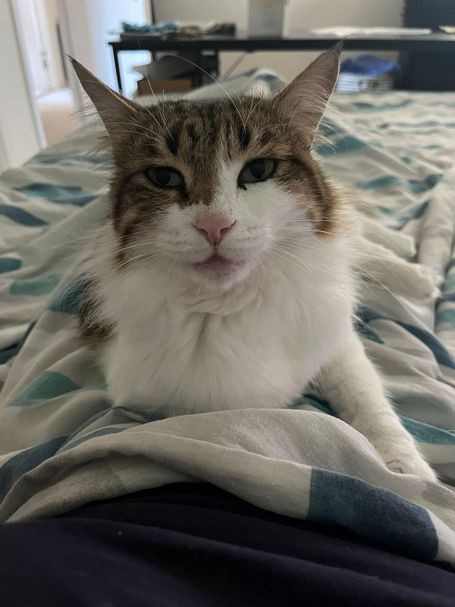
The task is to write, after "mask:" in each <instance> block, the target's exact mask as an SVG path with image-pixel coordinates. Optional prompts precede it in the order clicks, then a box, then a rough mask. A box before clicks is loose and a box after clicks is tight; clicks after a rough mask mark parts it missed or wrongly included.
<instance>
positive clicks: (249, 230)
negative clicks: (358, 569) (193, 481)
mask: <svg viewBox="0 0 455 607" xmlns="http://www.w3.org/2000/svg"><path fill="white" fill-rule="evenodd" d="M73 63H74V67H75V69H76V71H77V73H78V75H79V78H80V80H81V83H82V85H83V86H84V88H85V90H86V92H87V93H88V95H89V96H90V97H91V99H92V101H93V102H94V104H95V106H96V107H97V109H98V112H99V114H100V116H101V118H102V119H103V121H104V123H105V126H106V128H107V131H108V134H109V138H110V143H111V146H112V152H113V158H114V162H115V171H114V174H113V180H112V188H111V199H112V206H111V216H110V217H109V219H108V220H107V221H106V223H105V225H104V226H102V227H101V228H100V229H99V230H98V232H97V235H96V238H95V240H94V246H93V251H92V253H91V257H92V259H91V262H90V263H89V267H88V269H87V277H88V283H87V284H88V287H87V290H86V294H85V299H84V302H83V305H82V307H81V327H82V332H83V334H84V336H85V337H86V339H87V340H88V341H89V342H90V343H92V344H97V345H99V346H101V348H100V355H101V356H102V359H103V363H104V368H105V372H106V377H107V383H108V386H109V390H110V393H111V395H112V398H113V400H114V402H115V403H117V404H122V403H123V404H124V403H129V404H132V403H134V404H135V405H139V406H141V407H143V408H145V409H147V410H149V411H156V412H160V413H163V414H166V415H177V414H187V413H192V412H201V411H214V410H217V409H228V408H246V407H259V408H260V407H286V406H287V405H289V404H290V403H292V402H293V400H294V399H296V398H297V397H299V396H300V394H301V393H302V392H303V390H304V388H305V386H307V385H308V383H309V382H310V381H316V382H317V383H318V385H319V386H320V389H321V390H322V392H323V393H324V394H325V395H326V396H327V398H328V399H329V400H330V403H331V405H332V406H333V407H334V409H335V410H336V411H337V412H338V413H339V415H340V416H341V417H342V418H343V419H344V420H345V421H347V422H348V423H350V424H352V426H354V427H355V428H357V429H358V430H359V431H360V432H362V433H363V434H364V435H365V436H366V437H368V439H369V440H370V441H371V443H372V444H373V445H374V446H375V447H376V449H377V450H378V451H379V453H380V454H381V456H382V457H383V459H384V461H385V462H386V464H387V466H388V467H389V468H390V469H391V470H393V471H396V472H404V473H413V474H417V475H420V476H421V477H423V478H426V479H434V478H435V475H434V473H433V471H432V470H431V468H430V467H429V466H428V464H426V462H425V461H424V459H423V458H422V456H421V455H420V453H419V451H418V449H417V447H416V446H415V444H414V442H413V440H412V439H411V437H410V436H409V435H408V434H407V432H406V431H405V430H404V428H403V427H402V426H401V424H400V421H399V419H398V417H397V416H396V414H395V413H394V411H393V409H392V407H391V405H390V404H389V402H388V400H387V398H386V396H385V394H384V390H383V388H382V385H381V381H380V378H379V376H378V373H377V372H376V370H375V369H374V367H373V365H372V364H371V362H370V361H369V360H368V358H367V357H366V355H365V352H364V350H363V347H362V345H361V342H360V340H359V339H358V337H357V336H356V334H355V332H354V330H353V325H352V318H353V309H354V305H355V292H356V285H355V280H354V272H353V269H352V266H353V256H354V249H355V247H354V244H353V243H354V240H355V232H356V229H355V225H356V222H355V221H354V220H353V219H352V213H351V210H350V208H349V205H347V204H346V202H344V201H343V200H342V199H341V197H340V196H338V195H337V192H336V190H335V189H334V187H333V186H332V185H331V184H330V183H329V181H328V180H327V178H326V177H325V175H324V174H323V172H322V171H321V169H320V168H319V166H318V164H317V162H316V161H315V159H314V158H313V156H312V153H311V145H312V141H313V138H314V135H315V132H316V130H317V126H318V124H319V121H320V119H321V116H322V113H323V111H324V108H325V105H326V103H327V101H328V99H329V97H330V95H331V93H332V90H333V87H334V84H335V82H336V78H337V74H338V63H339V52H338V50H337V49H334V50H332V51H328V52H327V53H324V54H323V55H321V56H320V57H319V58H318V59H317V60H316V61H315V62H314V63H313V64H312V65H311V66H310V67H309V68H308V69H307V70H306V71H305V72H303V73H302V74H301V75H300V76H298V77H297V78H296V79H295V80H294V81H293V82H292V83H291V84H290V85H289V86H288V87H287V88H286V89H285V90H284V91H283V92H281V93H280V94H279V95H278V96H276V97H274V98H264V99H254V98H236V99H235V100H231V99H228V98H227V99H226V100H223V101H216V102H203V103H201V102H198V103H191V102H188V101H177V102H168V103H160V104H158V105H155V106H152V107H150V108H144V107H142V106H139V105H136V104H134V103H131V102H129V101H127V100H125V99H123V98H122V97H120V96H119V95H117V94H116V93H114V92H113V91H111V90H110V89H108V88H107V87H106V86H104V85H103V84H102V83H101V82H99V81H98V80H97V79H96V78H95V77H94V76H93V75H92V74H90V72H88V71H87V70H86V69H85V68H83V67H82V66H81V65H80V64H78V63H77V62H73ZM258 158H272V159H277V160H278V163H277V166H276V170H275V172H274V173H273V175H272V176H271V178H270V179H268V180H266V181H262V182H258V183H247V184H244V183H241V182H240V181H239V174H240V173H241V171H242V168H243V167H244V166H245V164H246V163H248V162H249V161H251V160H254V159H258ZM157 166H158V167H173V168H175V169H177V170H178V171H179V172H180V174H181V175H182V176H183V178H184V185H182V186H181V187H180V188H177V189H175V188H174V189H163V188H160V187H157V186H156V185H154V184H153V183H152V182H151V181H150V179H149V178H148V177H147V176H146V171H147V169H148V168H150V167H157ZM214 213H223V214H224V216H228V217H230V218H231V219H232V221H235V224H233V226H232V227H230V228H229V231H228V232H227V233H226V235H225V236H224V238H223V240H222V241H221V243H219V244H218V246H217V247H216V253H217V254H218V255H220V256H222V257H223V258H227V259H229V260H231V262H230V263H231V265H230V266H229V270H226V271H219V270H215V269H207V268H205V267H204V266H203V265H199V264H201V263H202V264H203V263H204V261H205V260H207V259H208V258H210V256H211V255H212V254H213V252H214V249H213V247H212V246H211V245H210V244H209V242H208V241H207V239H206V238H204V235H203V234H202V233H201V231H200V230H199V229H195V225H194V224H195V223H197V221H198V218H201V217H202V218H204V217H206V216H207V214H209V215H210V214H214Z"/></svg>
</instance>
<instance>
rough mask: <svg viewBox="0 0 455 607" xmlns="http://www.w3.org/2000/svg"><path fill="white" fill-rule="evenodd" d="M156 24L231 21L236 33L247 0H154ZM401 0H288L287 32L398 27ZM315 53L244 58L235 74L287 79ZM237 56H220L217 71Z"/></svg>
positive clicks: (243, 27) (241, 27) (244, 16)
mask: <svg viewBox="0 0 455 607" xmlns="http://www.w3.org/2000/svg"><path fill="white" fill-rule="evenodd" d="M155 4H156V7H157V17H158V19H159V20H160V21H167V20H168V19H169V20H172V19H174V20H180V21H208V20H212V19H213V20H215V21H218V22H220V21H234V22H235V23H236V24H237V27H238V28H239V30H246V29H247V19H248V0H228V1H226V0H191V1H190V0H186V1H183V0H155ZM402 9H403V0H289V6H288V9H287V19H288V28H289V30H290V32H291V33H292V32H293V31H294V32H295V31H298V30H308V29H312V28H315V27H324V26H330V25H360V26H361V25H363V26H368V25H369V26H390V27H394V26H395V27H398V26H400V25H401V12H402ZM316 55H317V53H306V52H305V53H304V52H289V53H285V52H270V53H269V52H267V53H262V52H261V53H253V54H250V55H248V56H247V57H246V58H245V60H244V61H243V62H242V64H241V65H240V66H239V67H238V68H237V70H236V72H238V71H243V70H245V69H248V68H250V67H257V66H261V67H268V68H270V69H273V70H276V71H277V72H279V73H280V74H281V75H283V76H285V77H286V78H287V79H290V78H293V77H294V76H296V75H297V74H298V73H299V72H300V71H301V70H302V69H303V68H304V67H305V66H306V65H308V63H309V62H310V61H312V60H313V58H314V57H315V56H316ZM238 56H239V53H222V55H221V71H222V72H223V71H224V70H226V69H227V68H228V67H229V66H230V65H231V64H232V63H233V62H234V60H235V59H236V58H237V57H238Z"/></svg>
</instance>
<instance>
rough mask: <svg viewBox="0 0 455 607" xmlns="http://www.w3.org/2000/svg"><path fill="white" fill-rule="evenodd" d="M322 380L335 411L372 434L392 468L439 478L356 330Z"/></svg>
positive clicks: (425, 477) (380, 452) (354, 425)
mask: <svg viewBox="0 0 455 607" xmlns="http://www.w3.org/2000/svg"><path fill="white" fill-rule="evenodd" d="M318 383H319V386H320V389H321V391H322V393H323V395H324V396H325V397H326V398H327V400H328V401H329V402H330V404H331V405H332V407H333V409H334V410H335V412H336V413H337V414H338V415H339V416H340V417H341V418H342V419H343V420H344V421H346V422H348V423H349V424H350V425H351V426H353V427H354V428H355V429H356V430H358V431H359V432H361V433H362V434H363V435H364V436H366V437H367V438H368V440H369V441H370V442H371V443H372V445H373V446H374V447H375V448H376V450H377V451H378V452H379V454H380V455H381V457H382V458H383V460H384V462H385V464H386V465H387V467H388V468H389V469H390V470H392V471H393V472H400V473H403V474H415V475H417V476H420V477H421V478H424V479H428V480H436V474H435V473H434V471H433V470H432V469H431V468H430V466H429V465H428V464H427V463H426V461H425V460H424V458H423V456H422V455H421V454H420V452H419V450H418V448H417V446H416V444H415V443H414V441H413V439H412V438H411V436H410V435H409V434H408V432H407V431H406V430H405V429H404V427H403V426H402V425H401V423H400V420H399V418H398V416H397V415H396V413H395V411H394V410H393V408H392V406H391V404H390V402H389V401H388V399H387V397H386V395H385V392H384V388H383V386H382V383H381V379H380V377H379V374H378V372H377V370H376V369H375V367H374V366H373V364H372V363H371V361H370V360H369V359H368V357H367V355H366V353H365V351H364V349H363V345H362V343H361V341H360V339H359V338H358V337H357V335H355V333H354V332H353V333H352V335H351V337H350V339H349V340H348V342H347V343H346V346H345V347H344V348H343V349H342V351H341V352H339V354H337V355H336V356H335V357H334V358H333V359H332V360H331V361H330V363H329V364H327V365H326V367H325V368H324V369H323V371H322V373H321V375H320V377H319V382H318Z"/></svg>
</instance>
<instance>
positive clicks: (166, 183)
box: [145, 167, 185, 188]
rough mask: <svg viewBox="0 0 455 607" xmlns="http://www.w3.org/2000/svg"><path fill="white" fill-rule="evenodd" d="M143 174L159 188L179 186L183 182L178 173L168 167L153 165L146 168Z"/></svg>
mask: <svg viewBox="0 0 455 607" xmlns="http://www.w3.org/2000/svg"><path fill="white" fill-rule="evenodd" d="M145 174H146V175H147V177H148V178H149V179H150V181H151V182H152V183H153V185H156V186H158V187H159V188H181V187H182V186H183V185H184V184H185V181H184V179H183V177H182V176H181V175H180V173H179V172H178V171H176V170H175V169H171V168H169V167H153V168H152V169H147V171H146V172H145Z"/></svg>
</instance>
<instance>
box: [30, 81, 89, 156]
mask: <svg viewBox="0 0 455 607" xmlns="http://www.w3.org/2000/svg"><path fill="white" fill-rule="evenodd" d="M37 102H38V110H39V114H40V116H41V122H42V125H43V129H44V133H45V135H46V139H47V143H48V145H52V144H53V143H57V142H58V141H60V140H62V139H63V138H64V137H65V136H66V135H68V134H69V133H71V132H72V131H74V130H75V129H77V127H78V126H80V121H79V118H78V117H77V115H76V114H75V111H76V107H75V104H74V98H73V93H72V91H71V89H68V88H65V89H59V90H55V91H52V92H50V93H47V94H46V95H43V96H41V97H39V99H38V101H37Z"/></svg>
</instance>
